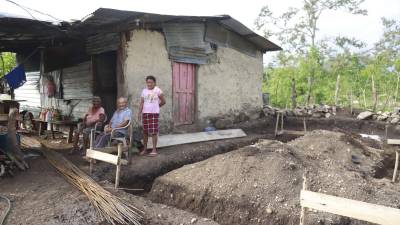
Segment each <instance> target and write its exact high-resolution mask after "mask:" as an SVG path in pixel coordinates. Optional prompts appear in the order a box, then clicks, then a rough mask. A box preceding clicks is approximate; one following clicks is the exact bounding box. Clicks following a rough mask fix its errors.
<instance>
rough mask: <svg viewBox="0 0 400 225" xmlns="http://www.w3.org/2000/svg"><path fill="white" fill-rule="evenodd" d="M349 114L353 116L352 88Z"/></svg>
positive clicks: (351, 89) (351, 90)
mask: <svg viewBox="0 0 400 225" xmlns="http://www.w3.org/2000/svg"><path fill="white" fill-rule="evenodd" d="M350 114H351V115H353V87H350Z"/></svg>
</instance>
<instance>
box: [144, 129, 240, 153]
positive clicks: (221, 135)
mask: <svg viewBox="0 0 400 225" xmlns="http://www.w3.org/2000/svg"><path fill="white" fill-rule="evenodd" d="M246 136H247V135H246V133H244V132H243V130H242V129H230V130H217V131H210V132H197V133H188V134H169V135H163V136H160V137H158V143H157V148H161V147H167V146H173V145H180V144H188V143H196V142H203V141H213V140H220V139H228V138H239V137H246ZM152 147H153V144H152V142H151V138H149V144H148V147H147V148H152Z"/></svg>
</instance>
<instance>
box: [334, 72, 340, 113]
mask: <svg viewBox="0 0 400 225" xmlns="http://www.w3.org/2000/svg"><path fill="white" fill-rule="evenodd" d="M339 89H340V74H338V75H337V77H336V89H335V106H338V98H339Z"/></svg>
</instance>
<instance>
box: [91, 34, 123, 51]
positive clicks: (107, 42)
mask: <svg viewBox="0 0 400 225" xmlns="http://www.w3.org/2000/svg"><path fill="white" fill-rule="evenodd" d="M119 46H120V34H119V33H107V34H98V35H94V36H90V37H88V39H87V41H86V53H87V54H89V55H94V54H99V53H103V52H108V51H116V50H118V48H119Z"/></svg>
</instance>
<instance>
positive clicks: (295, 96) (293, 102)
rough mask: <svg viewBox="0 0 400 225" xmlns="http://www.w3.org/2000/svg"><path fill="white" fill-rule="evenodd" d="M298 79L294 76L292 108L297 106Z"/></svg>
mask: <svg viewBox="0 0 400 225" xmlns="http://www.w3.org/2000/svg"><path fill="white" fill-rule="evenodd" d="M296 99H297V92H296V80H295V79H294V78H292V109H294V108H296V107H297V100H296Z"/></svg>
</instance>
